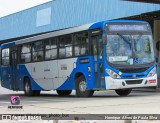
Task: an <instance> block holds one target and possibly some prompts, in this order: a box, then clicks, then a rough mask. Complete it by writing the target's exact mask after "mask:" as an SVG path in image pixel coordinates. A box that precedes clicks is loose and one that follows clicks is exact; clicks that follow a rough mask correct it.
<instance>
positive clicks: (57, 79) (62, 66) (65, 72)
mask: <svg viewBox="0 0 160 123" xmlns="http://www.w3.org/2000/svg"><path fill="white" fill-rule="evenodd" d="M76 60H77V58H71V59H63V60H52V61H44V62H36V63H29V64H26V65H25V66H26V68H27V70H28V72H29V74H30V75H31V77H32V78H33V80H34V81H35V82H36V83H37V84H38V85H39V86H40V87H42V88H43V89H44V90H54V89H57V88H59V87H60V86H61V85H62V84H64V82H65V81H66V80H67V78H68V77H69V76H70V74H71V73H72V71H73V64H74V63H76Z"/></svg>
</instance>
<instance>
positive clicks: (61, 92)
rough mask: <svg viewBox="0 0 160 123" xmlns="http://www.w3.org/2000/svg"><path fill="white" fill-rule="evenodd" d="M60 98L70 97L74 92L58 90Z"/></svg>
mask: <svg viewBox="0 0 160 123" xmlns="http://www.w3.org/2000/svg"><path fill="white" fill-rule="evenodd" d="M56 91H57V94H58V95H59V96H69V95H70V94H71V93H72V90H56Z"/></svg>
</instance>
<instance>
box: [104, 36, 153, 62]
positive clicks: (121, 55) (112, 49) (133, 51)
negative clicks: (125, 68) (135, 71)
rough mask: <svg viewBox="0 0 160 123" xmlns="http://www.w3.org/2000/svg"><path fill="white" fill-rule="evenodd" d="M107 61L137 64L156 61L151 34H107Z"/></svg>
mask: <svg viewBox="0 0 160 123" xmlns="http://www.w3.org/2000/svg"><path fill="white" fill-rule="evenodd" d="M106 50H107V51H106V53H107V61H108V62H109V63H112V64H121V65H122V64H124V65H136V64H146V63H151V62H154V51H153V40H152V35H149V34H143V33H138V34H135V33H134V34H123V35H122V34H120V33H116V34H115V33H114V34H109V35H107V45H106Z"/></svg>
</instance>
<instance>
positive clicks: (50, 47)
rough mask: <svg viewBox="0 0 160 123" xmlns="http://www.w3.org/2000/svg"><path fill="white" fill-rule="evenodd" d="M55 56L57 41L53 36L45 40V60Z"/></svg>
mask: <svg viewBox="0 0 160 123" xmlns="http://www.w3.org/2000/svg"><path fill="white" fill-rule="evenodd" d="M56 58H57V42H56V39H55V38H52V39H49V40H47V41H45V60H49V59H56Z"/></svg>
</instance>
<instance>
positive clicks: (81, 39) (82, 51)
mask: <svg viewBox="0 0 160 123" xmlns="http://www.w3.org/2000/svg"><path fill="white" fill-rule="evenodd" d="M74 39H75V41H74V51H75V56H80V55H87V54H88V33H86V32H83V33H79V34H75V36H74Z"/></svg>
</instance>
